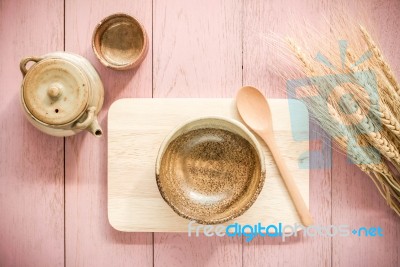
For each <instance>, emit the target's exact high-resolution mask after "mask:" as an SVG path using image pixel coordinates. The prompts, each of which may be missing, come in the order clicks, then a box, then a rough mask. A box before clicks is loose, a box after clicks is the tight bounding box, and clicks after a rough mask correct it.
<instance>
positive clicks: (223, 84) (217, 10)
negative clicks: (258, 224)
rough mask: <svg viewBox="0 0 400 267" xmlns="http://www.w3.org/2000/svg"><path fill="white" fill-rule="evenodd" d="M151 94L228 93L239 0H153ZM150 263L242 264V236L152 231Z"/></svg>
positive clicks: (238, 51)
mask: <svg viewBox="0 0 400 267" xmlns="http://www.w3.org/2000/svg"><path fill="white" fill-rule="evenodd" d="M153 12H154V15H153V36H154V51H153V52H154V58H153V62H154V66H153V69H154V74H153V90H154V97H233V96H234V94H235V93H236V91H237V90H238V89H239V88H240V87H241V85H242V71H241V67H242V24H241V17H242V1H239V0H237V1H230V0H229V1H224V0H217V1H193V0H191V1H184V0H174V1H161V0H154V1H153ZM154 266H242V245H241V238H234V239H230V238H215V237H213V238H204V237H203V238H189V237H188V236H187V234H158V233H155V234H154Z"/></svg>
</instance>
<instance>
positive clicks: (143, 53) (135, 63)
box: [92, 12, 149, 70]
mask: <svg viewBox="0 0 400 267" xmlns="http://www.w3.org/2000/svg"><path fill="white" fill-rule="evenodd" d="M119 17H125V18H128V19H129V20H131V21H133V22H134V23H135V24H137V25H138V26H139V28H140V29H141V31H142V33H143V47H142V50H141V51H140V54H139V56H138V57H137V58H136V59H135V60H133V61H131V62H129V63H127V64H124V65H116V64H113V63H111V62H110V61H108V60H106V59H105V58H104V57H103V54H102V53H101V51H99V49H100V48H98V47H97V45H96V40H97V38H100V36H99V31H100V29H101V27H102V26H103V25H104V24H105V23H106V22H108V21H110V20H112V19H115V18H119ZM99 43H100V41H99ZM148 48H149V40H148V37H147V33H146V30H145V28H144V26H143V25H142V24H141V23H140V22H139V20H137V19H136V18H135V17H133V16H131V15H128V14H126V13H122V12H119V13H114V14H111V15H109V16H107V17H105V18H103V19H102V20H101V21H100V22H99V23H98V24H97V25H96V27H95V28H94V30H93V34H92V50H93V52H94V54H95V55H96V57H97V59H98V60H99V61H100V62H101V63H102V64H103V65H104V66H106V67H107V68H111V69H114V70H127V69H132V68H136V67H138V66H139V65H140V64H141V63H142V62H143V60H144V58H145V57H146V55H147V51H148Z"/></svg>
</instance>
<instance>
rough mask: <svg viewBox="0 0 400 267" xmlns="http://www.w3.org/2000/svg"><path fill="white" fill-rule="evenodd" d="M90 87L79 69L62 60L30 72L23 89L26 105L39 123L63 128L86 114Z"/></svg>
mask: <svg viewBox="0 0 400 267" xmlns="http://www.w3.org/2000/svg"><path fill="white" fill-rule="evenodd" d="M89 86H90V85H89V82H88V79H87V77H86V75H85V74H84V73H82V71H81V69H80V68H79V67H78V66H76V65H74V64H72V63H71V62H69V61H67V60H64V59H61V58H46V59H42V60H40V61H39V62H38V63H36V64H34V65H33V66H32V67H31V68H30V69H29V71H28V72H27V74H26V76H25V78H24V81H23V85H22V87H23V94H22V97H23V102H24V104H25V106H26V108H27V109H28V111H29V112H30V113H31V114H32V115H33V117H35V119H36V120H39V121H41V122H43V123H46V124H52V125H63V124H67V123H70V122H72V121H74V120H76V119H77V118H79V117H80V116H81V114H82V113H83V112H85V110H86V108H87V103H88V98H89Z"/></svg>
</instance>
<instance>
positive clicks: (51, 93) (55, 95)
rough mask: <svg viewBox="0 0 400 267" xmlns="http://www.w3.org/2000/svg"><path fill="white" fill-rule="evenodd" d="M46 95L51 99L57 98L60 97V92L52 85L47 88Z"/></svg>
mask: <svg viewBox="0 0 400 267" xmlns="http://www.w3.org/2000/svg"><path fill="white" fill-rule="evenodd" d="M47 94H48V95H49V96H50V97H51V98H58V97H59V96H60V95H61V90H60V88H59V87H57V86H55V85H52V86H50V87H49V89H47Z"/></svg>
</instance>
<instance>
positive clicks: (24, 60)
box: [19, 57, 42, 76]
mask: <svg viewBox="0 0 400 267" xmlns="http://www.w3.org/2000/svg"><path fill="white" fill-rule="evenodd" d="M40 60H42V58H40V57H27V58H24V59H22V60H21V63H20V64H19V68H20V70H21V72H22V75H23V76H25V75H26V73H27V72H28V70H27V69H26V64H28V62H29V61H33V62H36V63H37V62H39V61H40Z"/></svg>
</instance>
